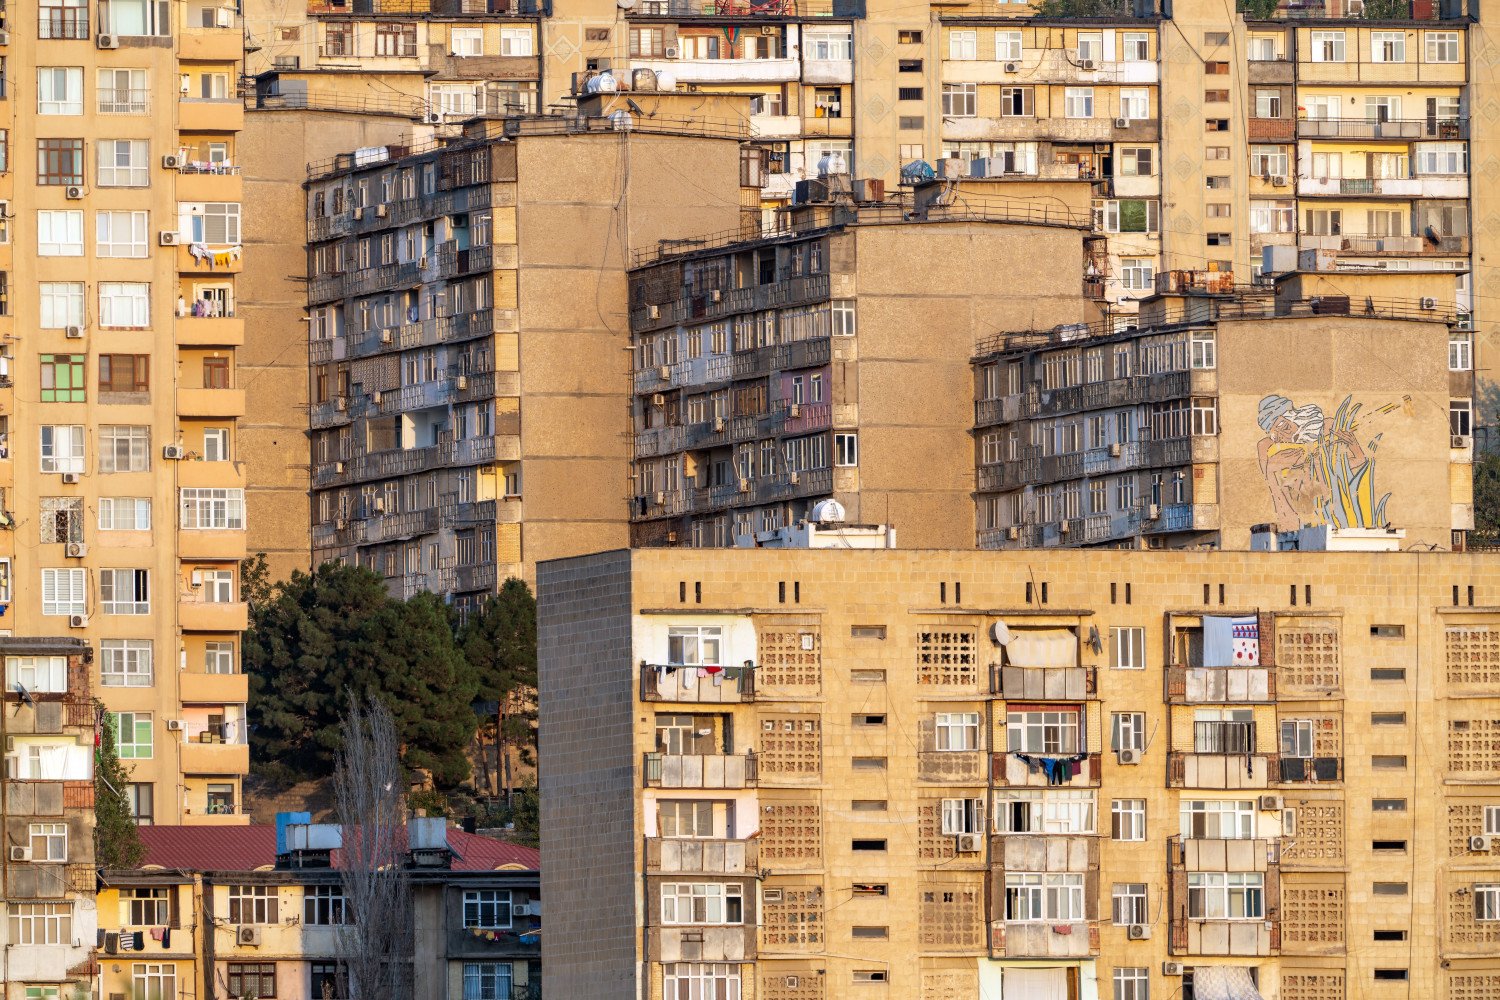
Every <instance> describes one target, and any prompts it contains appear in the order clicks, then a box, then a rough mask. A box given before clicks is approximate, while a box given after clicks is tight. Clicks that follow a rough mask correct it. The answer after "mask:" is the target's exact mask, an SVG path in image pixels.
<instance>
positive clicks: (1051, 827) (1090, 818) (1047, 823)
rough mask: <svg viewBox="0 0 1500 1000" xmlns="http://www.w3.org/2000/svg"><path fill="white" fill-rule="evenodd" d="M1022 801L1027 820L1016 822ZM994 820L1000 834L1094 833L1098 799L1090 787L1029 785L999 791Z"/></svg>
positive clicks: (1096, 825) (1096, 822)
mask: <svg viewBox="0 0 1500 1000" xmlns="http://www.w3.org/2000/svg"><path fill="white" fill-rule="evenodd" d="M1018 804H1023V809H1024V821H1023V823H1022V824H1020V825H1018V824H1017V823H1015V822H1014V821H1015V819H1016V813H1017V811H1018V810H1017V809H1016V806H1017V805H1018ZM992 808H993V816H992V822H993V823H994V831H995V832H996V833H1047V834H1093V833H1095V832H1096V830H1097V827H1098V814H1099V808H1098V802H1097V800H1096V796H1095V794H1094V792H1093V791H1092V790H1090V789H1072V788H1056V789H1054V788H1049V789H1046V790H1043V789H1040V788H1026V789H1015V790H1006V791H1003V792H996V793H995V799H994V804H993V807H992Z"/></svg>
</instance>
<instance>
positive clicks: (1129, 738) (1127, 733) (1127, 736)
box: [1109, 712, 1146, 750]
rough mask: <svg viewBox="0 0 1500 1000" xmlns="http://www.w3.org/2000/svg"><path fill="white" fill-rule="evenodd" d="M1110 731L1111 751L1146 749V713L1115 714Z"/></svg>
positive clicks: (1111, 718)
mask: <svg viewBox="0 0 1500 1000" xmlns="http://www.w3.org/2000/svg"><path fill="white" fill-rule="evenodd" d="M1109 729H1110V737H1109V739H1110V748H1111V749H1113V750H1145V749H1146V713H1145V712H1113V713H1111V715H1110V726H1109Z"/></svg>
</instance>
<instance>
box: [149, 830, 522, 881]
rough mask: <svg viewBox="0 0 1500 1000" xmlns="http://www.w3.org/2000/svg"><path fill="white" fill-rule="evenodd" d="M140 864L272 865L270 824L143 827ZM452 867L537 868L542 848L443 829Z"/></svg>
mask: <svg viewBox="0 0 1500 1000" xmlns="http://www.w3.org/2000/svg"><path fill="white" fill-rule="evenodd" d="M140 830H141V840H142V841H143V842H144V843H145V845H146V860H145V861H144V862H142V867H154V868H171V869H179V868H180V869H183V870H186V871H230V872H248V871H255V870H257V869H262V868H264V869H270V868H274V867H275V865H276V828H275V827H274V826H269V825H263V826H143V827H141V828H140ZM448 846H449V847H450V848H452V849H453V853H454V858H453V870H454V871H460V872H487V871H494V870H496V869H498V868H519V869H529V870H532V871H536V870H538V869H540V868H541V853H540V852H539V851H537V850H536V848H533V847H524V846H522V845H520V844H511V843H507V842H506V841H503V840H495V839H494V838H492V837H481V836H479V835H478V834H473V833H464V832H463V831H462V830H459V829H457V828H455V827H451V826H450V827H449V828H448Z"/></svg>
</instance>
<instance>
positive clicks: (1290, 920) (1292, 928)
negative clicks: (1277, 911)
mask: <svg viewBox="0 0 1500 1000" xmlns="http://www.w3.org/2000/svg"><path fill="white" fill-rule="evenodd" d="M1281 912H1282V920H1281V947H1282V950H1283V951H1285V952H1287V953H1289V954H1296V953H1299V952H1313V953H1324V952H1329V951H1337V950H1341V949H1342V948H1343V946H1344V887H1343V886H1339V885H1290V884H1288V883H1287V882H1282V884H1281Z"/></svg>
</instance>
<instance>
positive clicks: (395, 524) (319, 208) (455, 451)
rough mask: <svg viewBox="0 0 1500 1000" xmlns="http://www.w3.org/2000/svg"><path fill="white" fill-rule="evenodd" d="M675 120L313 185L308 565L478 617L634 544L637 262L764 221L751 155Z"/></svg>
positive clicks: (318, 175)
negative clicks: (500, 596) (633, 283)
mask: <svg viewBox="0 0 1500 1000" xmlns="http://www.w3.org/2000/svg"><path fill="white" fill-rule="evenodd" d="M673 99H674V95H662V103H661V104H660V105H658V104H657V103H654V102H650V100H649V98H648V96H647V95H644V94H643V95H641V100H642V101H646V102H647V105H646V111H644V112H643V113H642V114H641V115H640V116H639V120H637V121H636V122H635V124H634V127H633V128H631V129H623V128H619V127H617V126H618V125H619V124H620V123H619V122H618V121H617V120H614V119H612V118H611V117H609V116H608V115H606V114H604V113H601V111H602V109H603V108H604V107H605V104H604V101H603V99H601V100H600V101H599V102H598V103H597V104H596V105H594V106H587V105H586V107H585V109H584V113H583V114H580V115H579V116H568V117H553V118H548V117H537V118H529V119H507V120H504V121H498V120H497V121H489V122H478V123H475V125H474V126H473V127H471V128H470V129H469V130H467V132H466V134H465V135H464V136H463V137H462V138H460V139H457V140H453V141H447V142H439V143H436V144H433V145H431V146H429V147H426V148H418V149H410V148H402V147H389V146H383V147H378V148H372V149H367V150H362V151H360V152H359V153H356V154H348V155H344V156H340V157H338V158H337V159H335V160H334V161H331V162H328V163H325V164H321V165H317V166H315V167H314V168H313V172H312V174H311V176H310V179H309V181H308V185H307V198H308V201H307V205H308V208H307V225H308V234H309V236H308V238H309V242H310V245H311V251H310V253H309V267H310V271H309V274H308V306H309V311H310V317H311V318H310V340H309V360H310V363H311V365H312V383H311V386H312V387H311V393H312V411H311V420H312V449H313V456H312V459H313V511H312V536H313V560H314V563H315V564H316V563H321V562H325V561H328V560H332V559H344V560H349V561H351V562H352V561H357V562H358V563H359V564H360V565H364V566H368V567H370V568H372V569H374V570H375V571H376V572H379V573H381V574H382V575H384V576H385V577H386V578H387V580H388V581H389V583H390V586H391V588H392V591H393V592H394V593H403V594H411V593H415V592H417V591H421V590H431V591H434V592H437V593H443V594H451V595H453V596H454V599H455V601H456V602H457V603H458V604H459V606H460V607H467V606H470V605H472V604H474V603H476V602H480V601H482V600H483V599H484V598H485V596H486V595H488V594H490V593H493V591H494V590H495V588H496V586H497V584H498V583H500V582H503V581H504V580H505V579H506V578H507V577H508V576H524V577H529V575H530V572H531V570H530V567H531V566H533V565H534V563H535V562H536V561H537V560H538V559H541V558H548V557H550V556H554V555H558V554H564V553H567V554H572V553H577V552H579V551H582V550H584V549H587V548H589V547H591V546H600V545H605V546H613V545H623V544H625V543H626V541H627V532H626V524H627V521H626V500H627V497H628V493H627V491H628V480H629V462H630V442H629V439H628V438H627V437H626V436H624V435H623V434H621V433H620V431H621V430H623V424H622V422H621V421H622V415H623V413H624V411H625V409H626V406H627V403H628V399H629V381H628V379H629V362H628V358H627V351H626V348H627V346H628V343H629V339H628V334H627V332H626V331H627V318H626V309H627V306H626V281H625V269H626V266H627V262H628V260H629V256H628V253H627V251H629V250H631V249H633V248H638V247H655V246H656V245H657V241H658V240H662V239H668V238H671V237H674V236H676V235H678V234H680V233H683V232H688V233H701V232H715V231H720V232H738V231H740V230H739V227H740V225H741V221H740V220H741V218H742V214H743V213H742V206H744V208H745V210H746V211H747V212H748V215H745V216H744V217H745V218H747V219H748V220H749V222H750V224H751V225H754V224H756V222H757V221H758V213H759V207H758V198H757V197H756V195H755V187H756V183H755V182H756V180H757V177H756V176H755V174H754V171H755V170H756V169H758V167H759V160H758V159H755V158H743V157H742V154H741V140H742V138H743V132H742V131H733V130H724V131H719V132H713V131H711V130H706V129H705V128H704V127H703V126H702V125H700V124H698V123H696V122H694V121H690V120H686V119H683V118H681V117H678V116H673V115H672V114H671V111H670V105H671V103H672V101H673ZM637 107H642V105H641V104H639V103H638V104H637ZM658 112H660V113H658ZM620 113H624V114H627V115H628V114H629V112H620ZM609 114H615V112H614V111H613V110H611V111H610V112H609ZM648 115H649V117H648ZM742 170H744V171H746V174H745V178H744V180H745V181H746V182H748V185H749V186H748V188H746V187H742V173H741V172H742ZM684 176H694V177H697V178H699V181H698V182H697V183H695V184H694V185H693V186H692V187H691V188H685V187H684V186H683V185H682V184H681V179H682V178H683V177H684ZM742 192H744V193H742ZM523 497H524V500H523Z"/></svg>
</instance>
